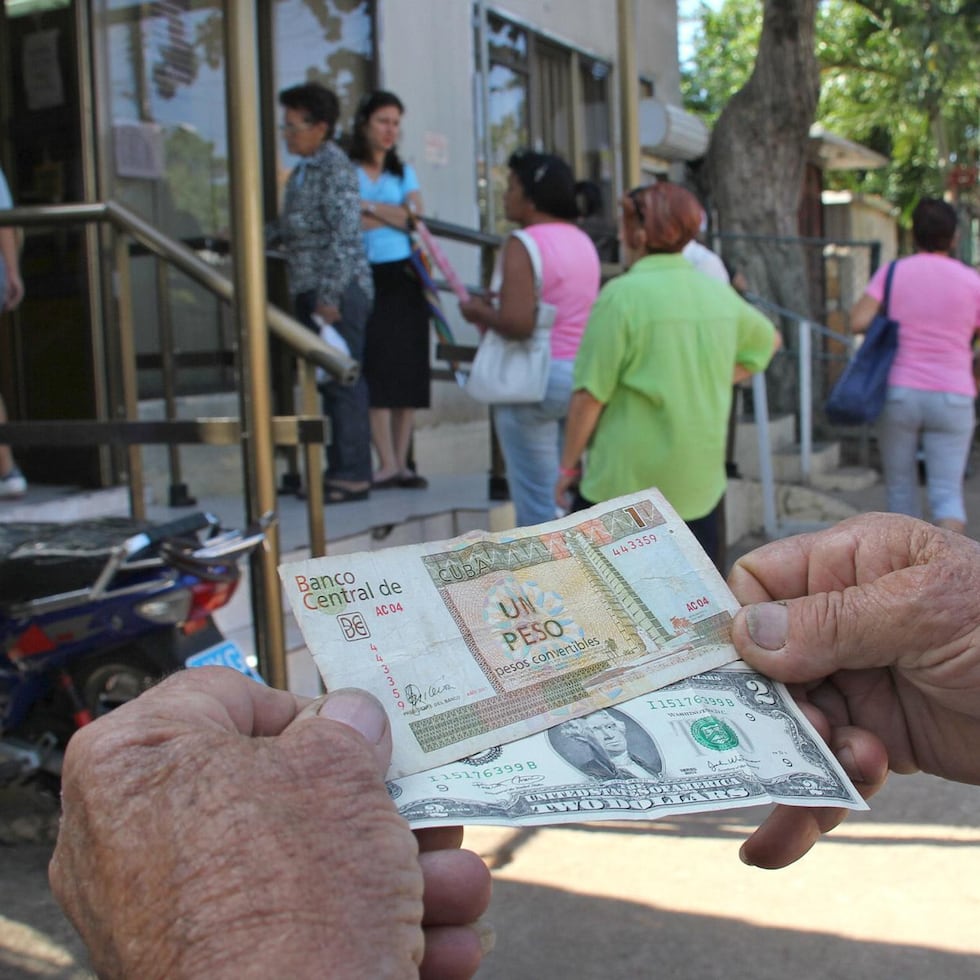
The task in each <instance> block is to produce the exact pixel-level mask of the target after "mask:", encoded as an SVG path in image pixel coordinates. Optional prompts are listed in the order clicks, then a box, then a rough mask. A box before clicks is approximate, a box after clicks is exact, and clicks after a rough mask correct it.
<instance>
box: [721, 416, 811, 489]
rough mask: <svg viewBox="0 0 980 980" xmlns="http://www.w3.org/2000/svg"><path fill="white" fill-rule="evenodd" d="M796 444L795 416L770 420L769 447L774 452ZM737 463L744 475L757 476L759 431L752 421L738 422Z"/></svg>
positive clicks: (741, 420)
mask: <svg viewBox="0 0 980 980" xmlns="http://www.w3.org/2000/svg"><path fill="white" fill-rule="evenodd" d="M795 442H796V416H795V415H780V416H777V417H776V418H772V419H770V420H769V445H770V447H771V448H772V451H773V452H778V451H779V450H780V449H782V448H783V447H784V446H792V445H793V444H794V443H795ZM735 462H736V464H737V465H738V468H739V470H740V471H741V472H742V473H746V474H753V475H757V474H758V472H759V429H758V426H757V425H756V423H755V421H754V420H752V419H747V418H739V419H737V420H736V423H735Z"/></svg>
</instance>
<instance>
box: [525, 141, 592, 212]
mask: <svg viewBox="0 0 980 980" xmlns="http://www.w3.org/2000/svg"><path fill="white" fill-rule="evenodd" d="M507 166H508V167H509V168H510V170H511V172H512V173H513V174H514V176H515V177H516V178H517V179H518V180H519V181H520V184H521V187H522V188H523V190H524V194H525V196H526V197H528V198H529V199H530V201H531V203H532V204H533V205H534V207H535V209H536V210H538V211H541V212H542V213H543V214H549V215H551V216H552V217H554V218H563V219H565V220H568V221H571V220H573V219H575V218H579V217H584V216H586V214H588V209H590V208H593V207H594V205H595V199H594V195H593V194H592V193H590V192H591V191H592V188H586V186H585V182H584V181H581V182H579V183H576V182H575V177H574V175H573V174H572V168H571V167H569V165H568V164H567V163H565V161H564V160H562V158H561V157H559V156H555V154H553V153H535V152H534V151H533V150H518V151H517V152H516V153H513V154H511V157H510V159H509V160H508V161H507Z"/></svg>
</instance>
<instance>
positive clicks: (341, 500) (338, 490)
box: [323, 483, 371, 504]
mask: <svg viewBox="0 0 980 980" xmlns="http://www.w3.org/2000/svg"><path fill="white" fill-rule="evenodd" d="M370 493H371V488H370V487H365V488H364V489H363V490H351V489H350V487H342V486H339V485H338V484H336V483H324V485H323V502H324V503H325V504H347V503H351V502H352V501H355V500H367V499H368V495H369V494H370Z"/></svg>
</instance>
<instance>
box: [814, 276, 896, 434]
mask: <svg viewBox="0 0 980 980" xmlns="http://www.w3.org/2000/svg"><path fill="white" fill-rule="evenodd" d="M894 272H895V262H890V263H889V265H888V274H887V276H886V277H885V296H884V299H883V300H882V301H881V308H880V309H879V310H878V312H877V313H876V314H875V317H874V319H873V320H872V321H871V324H870V325H869V326H868V329H867V331H866V333H865V335H864V342H863V343H862V344H861V346H860V347H859V348H858V349H857V351H856V352H855V354H854V356H853V357H852V358H851V360H850V363H849V364H848V365H847V367H846V368H844V373H843V374H842V375H841V376H840V377H839V378H838V379H837V381H836V383H835V384H834V387H833V388H831V390H830V395H829V396H828V397H827V403H826V405H825V406H824V410H825V411H826V413H827V420H828V421H829V422H831V423H832V424H833V425H866V424H868V423H870V422H874V421H875V419H877V418H878V416H879V415H880V414H881V410H882V409H883V408H884V407H885V397H886V395H887V394H888V372H889V371H890V370H891V366H892V361H893V360H894V359H895V351H896V350H897V349H898V321H897V320H893V319H892V318H891V317H890V316H889V315H888V303H889V299H890V297H891V291H892V275H893V274H894Z"/></svg>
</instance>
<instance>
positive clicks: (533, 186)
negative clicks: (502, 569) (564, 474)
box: [459, 152, 600, 527]
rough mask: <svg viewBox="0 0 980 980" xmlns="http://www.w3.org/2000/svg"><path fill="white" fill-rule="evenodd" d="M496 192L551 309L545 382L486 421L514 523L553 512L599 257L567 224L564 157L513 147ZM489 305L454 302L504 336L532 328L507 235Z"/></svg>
mask: <svg viewBox="0 0 980 980" xmlns="http://www.w3.org/2000/svg"><path fill="white" fill-rule="evenodd" d="M508 167H509V168H510V172H509V174H508V177H507V190H506V192H505V193H504V212H505V214H506V216H507V218H508V220H510V221H514V222H516V223H517V224H518V225H520V226H521V228H523V229H524V230H525V231H526V232H527V233H528V234H529V235H530V236H531V237H532V238H533V239H534V243H535V244H536V245H537V246H538V250H539V252H540V253H541V267H542V284H541V299H542V300H543V301H544V302H546V303H550V304H552V305H553V306H554V307H555V310H556V313H555V322H554V325H553V326H552V328H551V369H550V371H549V375H548V389H547V391H546V392H545V396H544V398H543V399H542V400H541V401H539V402H529V403H528V404H526V405H495V406H494V407H493V420H494V425H495V427H496V431H497V438H498V439H499V441H500V448H501V451H502V452H503V455H504V462H505V463H506V466H507V484H508V487H509V489H510V496H511V500H512V501H513V502H514V509H515V511H516V521H517V526H518V527H524V526H527V525H529V524H540V523H543V522H544V521H550V520H553V519H554V518H555V516H556V512H555V504H554V499H553V495H552V490H553V488H554V485H555V482H556V481H557V479H558V460H559V454H560V452H561V443H562V438H563V435H564V432H563V430H564V424H565V416H566V415H567V414H568V402H569V399H570V398H571V395H572V366H573V364H574V362H575V354H576V353H577V352H578V347H579V343H580V342H581V340H582V334H583V332H584V331H585V324H586V321H587V320H588V318H589V312H590V311H591V309H592V304H593V303H594V302H595V299H596V296H598V294H599V280H600V269H599V255H598V253H597V252H596V249H595V246H594V245H593V244H592V240H591V239H590V238H589V237H588V235H586V234H585V232H583V231H582V230H581V229H580V228H579V227H578V226H577V225H576V224H575V221H576V218H578V217H580V216H584V215H581V212H580V208H579V204H578V202H579V199H580V198H583V197H584V196H585V195H584V194H582V190H583V185H582V184H576V182H575V178H574V177H573V175H572V171H571V169H570V168H569V166H568V164H567V163H565V161H564V160H562V159H561V158H560V157H557V156H553V155H552V154H548V153H531V152H521V153H515V154H514V155H513V156H511V158H510V160H509V161H508ZM499 261H500V268H501V280H500V289H499V295H498V297H497V302H496V304H491V303H489V302H487V301H486V300H484V299H480V298H476V297H474V298H473V299H471V300H469V301H468V302H466V303H460V307H459V308H460V312H461V313H462V314H463V316H464V317H466V319H467V320H469V321H470V322H471V323H476V324H479V325H480V326H482V327H485V328H486V329H488V330H496V331H497V332H498V333H500V334H502V335H503V336H504V337H511V338H515V339H517V338H522V337H529V336H530V335H531V331H532V330H533V329H534V321H535V313H536V306H537V303H536V297H535V290H534V274H533V272H532V268H531V259H530V257H529V256H528V253H527V249H526V248H525V247H524V245H523V244H522V243H521V242H520V240H519V239H517V238H514V237H513V236H511V237H510V238H508V239H507V240H506V241H505V242H504V244H503V247H502V249H501V255H500V260H499Z"/></svg>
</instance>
